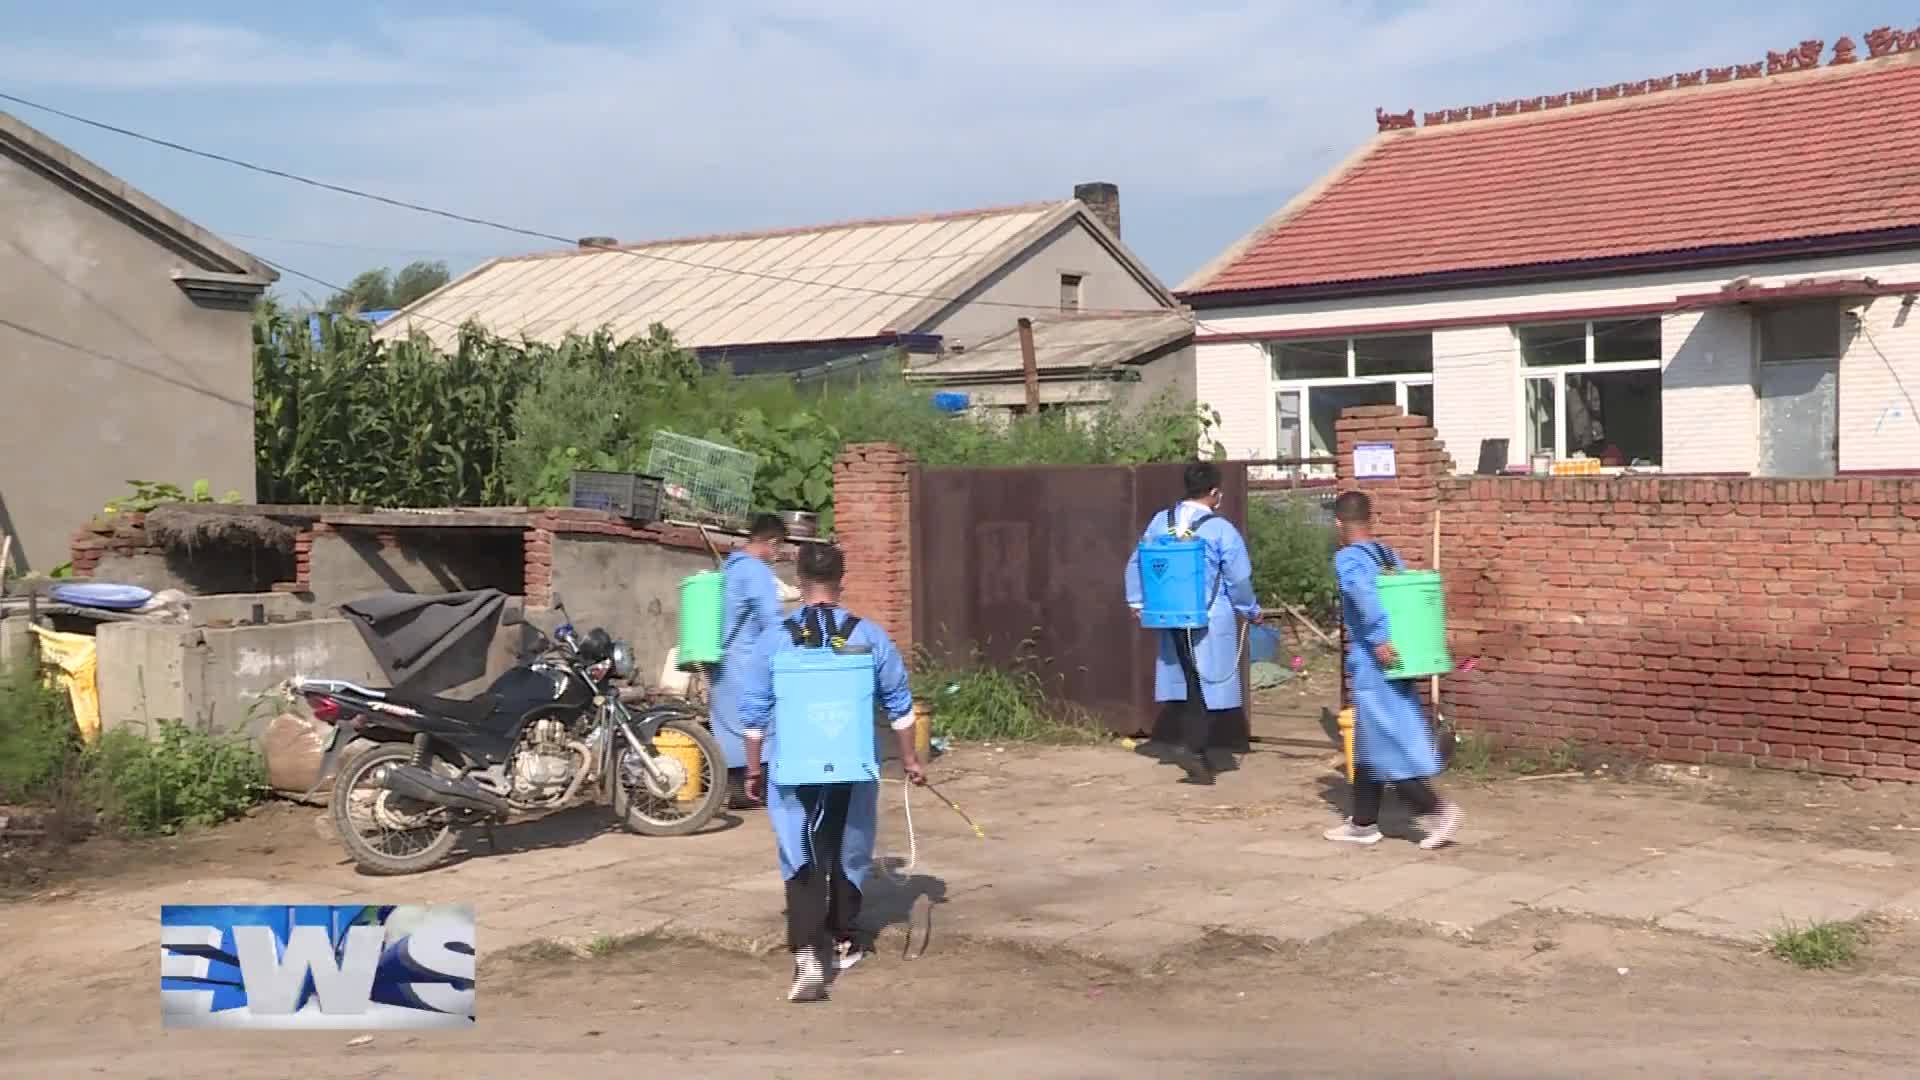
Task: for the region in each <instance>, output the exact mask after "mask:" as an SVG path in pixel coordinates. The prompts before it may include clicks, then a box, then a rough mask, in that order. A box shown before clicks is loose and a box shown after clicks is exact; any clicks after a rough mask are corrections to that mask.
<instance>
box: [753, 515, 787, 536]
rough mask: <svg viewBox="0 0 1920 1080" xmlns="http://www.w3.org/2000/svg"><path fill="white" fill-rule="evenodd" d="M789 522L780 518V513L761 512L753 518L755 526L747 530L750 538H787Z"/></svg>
mask: <svg viewBox="0 0 1920 1080" xmlns="http://www.w3.org/2000/svg"><path fill="white" fill-rule="evenodd" d="M786 538H787V523H786V522H784V521H781V520H780V515H778V514H761V515H760V516H759V517H756V518H754V519H753V528H751V529H748V530H747V539H749V540H785V539H786Z"/></svg>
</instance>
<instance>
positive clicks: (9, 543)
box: [0, 533, 13, 596]
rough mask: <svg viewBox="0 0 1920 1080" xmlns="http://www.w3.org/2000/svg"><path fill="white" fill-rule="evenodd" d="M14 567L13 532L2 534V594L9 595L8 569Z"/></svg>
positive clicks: (0, 594)
mask: <svg viewBox="0 0 1920 1080" xmlns="http://www.w3.org/2000/svg"><path fill="white" fill-rule="evenodd" d="M12 568H13V534H12V533H8V534H7V535H6V536H0V596H5V595H7V571H8V570H10V569H12Z"/></svg>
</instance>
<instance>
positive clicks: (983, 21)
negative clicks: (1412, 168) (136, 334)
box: [0, 0, 1920, 295]
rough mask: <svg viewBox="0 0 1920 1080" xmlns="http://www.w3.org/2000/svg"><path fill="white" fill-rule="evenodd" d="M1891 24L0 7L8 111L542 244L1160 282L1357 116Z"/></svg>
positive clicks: (662, 7)
mask: <svg viewBox="0 0 1920 1080" xmlns="http://www.w3.org/2000/svg"><path fill="white" fill-rule="evenodd" d="M163 8H164V9H165V10H164V11H162V9H163ZM276 8H284V10H275V9H276ZM1888 24H1891V25H1895V26H1901V27H1907V28H1911V27H1913V26H1914V25H1916V24H1920V9H1916V8H1915V7H1914V6H1913V5H1912V4H1911V3H1910V2H1904V0H1888V2H1883V0H1853V2H1849V0H1824V2H1823V0H1807V2H1795V0H1786V2H1777V3H1758V2H1746V3H1737V2H1727V0H1685V2H1676V0H1610V2H1606V3H1577V4H1576V3H1569V2H1566V0H1446V2H1419V0H1394V2H1389V0H1319V2H1309V3H1295V2H1285V0H1246V2H1231V0H1183V2H1174V3H1164V2H1150V0H1105V2H1102V3H1090V2H1081V0H1070V2H1060V3H1052V4H1047V3H1034V4H1030V5H1028V4H1018V3H1003V2H1000V0H975V2H972V3H966V4H960V3H952V4H939V5H934V4H914V3H901V2H899V0H891V2H888V0H810V2H800V0H793V2H789V0H712V2H711V3H707V4H704V5H702V4H693V3H678V4H671V5H669V4H650V3H644V2H639V0H633V2H620V0H544V2H540V3H510V2H505V0H493V2H485V0H465V2H462V3H458V4H455V3H445V2H438V0H414V2H411V3H406V4H386V3H376V2H363V0H333V2H331V3H328V4H325V5H317V4H287V5H272V4H260V3H215V2H210V0H175V2H173V3H170V4H165V5H158V4H152V3H131V2H126V0H93V2H91V3H88V4H68V5H56V4H51V3H46V2H27V0H0V26H3V27H4V28H5V30H4V36H3V37H0V90H3V91H6V92H9V93H14V94H18V95H20V96H23V97H29V98H34V99H37V100H41V101H44V102H46V103H48V104H51V105H55V106H58V107H61V108H64V109H67V110H69V111H72V112H76V113H80V114H83V115H87V116H91V117H94V118H97V119H101V120H105V121H108V122H111V123H115V124H119V125H122V126H125V127H130V128H135V129H138V130H141V131H145V132H149V133H151V134H154V135H159V136H162V137H166V138H170V139H173V140H176V141H179V142H184V143H189V144H192V145H196V146H200V147H203V148H205V149H209V150H214V151H218V152H221V153H225V154H229V155H232V156H236V157H242V158H247V159H251V160H254V161H258V162H260V163H262V164H268V165H273V166H276V167H279V168H283V169H287V170H289V171H294V172H300V173H305V174H308V175H312V176H315V177H318V178H322V179H326V180H330V181H334V182H336V183H341V184H346V185H350V186H355V187H363V188H368V189H373V190H378V191H381V192H383V193H386V194H390V195H394V196H396V197H400V198H405V199H409V200H412V201H418V202H425V203H430V204H433V205H439V206H445V207H447V208H449V209H454V210H459V211H462V212H465V213H468V214H473V215H477V216H482V217H489V218H495V219H498V220H503V221H507V222H511V223H513V224H518V225H523V226H526V227H529V228H533V229H537V230H540V231H543V232H552V233H558V234H561V235H564V236H582V235H596V234H604V235H612V236H617V237H619V238H621V239H624V240H642V239H649V238H658V237H666V236H678V235H688V234H696V233H707V232H719V231H733V230H741V229H755V228H765V227H777V226H786V225H798V224H806V223H811V222H819V221H827V220H837V219H844V218H853V217H866V216H874V215H883V214H905V213H914V212H919V211H927V210H945V209H959V208H965V207H971V206H983V205H994V204H1000V203H1010V202H1026V201H1031V200H1037V199H1049V198H1054V197H1062V196H1065V195H1066V194H1068V193H1069V192H1070V191H1071V188H1072V186H1073V184H1074V183H1075V182H1076V181H1081V180H1110V181H1113V182H1115V183H1117V184H1119V185H1120V189H1121V200H1122V206H1123V212H1124V216H1125V234H1126V238H1127V240H1128V241H1129V243H1130V244H1131V245H1132V246H1133V247H1134V248H1135V249H1136V250H1137V251H1139V252H1140V254H1141V255H1142V256H1144V257H1145V259H1146V260H1147V262H1148V263H1149V265H1151V266H1152V267H1153V268H1154V270H1155V271H1156V272H1157V273H1159V274H1160V276H1161V277H1162V278H1163V279H1165V280H1166V281H1167V282H1168V283H1169V284H1177V283H1178V282H1179V280H1180V279H1181V278H1182V277H1184V276H1185V275H1186V274H1187V273H1188V272H1189V271H1191V270H1193V269H1194V268H1196V267H1198V266H1199V265H1200V264H1201V263H1203V262H1205V261H1206V260H1207V259H1208V258H1209V257H1211V256H1212V255H1213V254H1215V253H1216V252H1218V251H1219V250H1220V249H1221V248H1223V247H1225V246H1226V245H1227V244H1229V243H1231V242H1232V241H1233V240H1234V239H1236V238H1237V237H1239V236H1240V235H1241V234H1243V233H1244V232H1246V231H1247V230H1248V229H1250V228H1252V227H1253V226H1255V225H1256V224H1258V223H1259V221H1260V220H1261V219H1262V218H1264V217H1265V216H1266V215H1267V214H1269V213H1270V212H1272V211H1273V210H1274V209H1275V208H1277V207H1278V206H1279V205H1280V204H1281V203H1283V202H1284V201H1285V200H1286V199H1287V198H1288V197H1289V196H1290V195H1292V194H1293V193H1294V192H1296V191H1297V190H1299V189H1300V188H1301V187H1303V186H1305V185H1306V184H1308V183H1310V182H1311V181H1312V180H1313V179H1314V178H1315V177H1316V176H1317V175H1319V174H1320V173H1322V172H1324V171H1325V170H1326V169H1328V168H1329V167H1331V166H1332V165H1334V164H1335V163H1336V162H1338V161H1339V160H1340V159H1341V158H1342V157H1343V156H1345V154H1346V153H1347V152H1349V151H1350V150H1352V149H1353V148H1355V147H1357V146H1358V145H1360V144H1361V143H1362V142H1363V141H1365V140H1366V139H1367V138H1368V137H1370V136H1371V134H1372V133H1373V130H1374V123H1373V109H1374V107H1375V106H1376V105H1381V106H1386V107H1388V108H1390V109H1395V110H1403V109H1406V108H1415V109H1423V110H1424V109H1433V108H1443V107H1447V106H1456V105H1466V104H1474V103H1480V102H1485V101H1492V100H1496V99H1505V98H1512V97H1520V96H1525V95H1531V94H1540V93H1552V92H1557V91H1561V90H1568V89H1574V88H1579V87H1583V86H1591V85H1596V84H1601V83H1610V82H1618V81H1622V80H1632V79H1639V78H1645V77H1648V76H1653V75H1662V74H1668V73H1671V72H1674V71H1684V70H1692V69H1695V68H1699V67H1704V66H1720V65H1726V64H1732V63H1737V62H1751V61H1757V60H1760V59H1763V58H1764V57H1765V55H1766V51H1767V50H1768V49H1785V48H1788V47H1791V46H1792V45H1794V44H1796V43H1798V42H1799V41H1801V40H1802V39H1805V38H1821V39H1824V40H1826V41H1827V42H1828V43H1829V45H1830V44H1831V42H1833V41H1834V40H1836V39H1838V38H1839V37H1840V36H1841V35H1843V34H1846V35H1851V36H1852V37H1853V38H1854V39H1855V40H1856V41H1858V40H1859V39H1860V38H1861V37H1862V35H1863V34H1864V33H1865V32H1866V31H1867V30H1869V29H1872V28H1874V27H1876V26H1881V25H1888ZM1862 52H1863V53H1864V46H1863V48H1862ZM14 111H17V112H18V113H19V115H20V116H21V117H22V118H23V119H25V120H26V121H27V122H29V123H31V124H34V125H35V126H37V127H40V128H41V129H42V130H45V131H47V132H49V133H50V134H52V135H54V136H55V137H57V138H59V139H61V140H63V141H65V142H66V143H68V144H69V145H70V146H72V147H73V148H75V149H76V150H78V151H79V152H80V153H82V154H85V155H86V156H88V157H90V158H92V159H94V160H95V161H97V162H99V163H100V164H102V165H104V166H106V167H107V168H109V169H111V170H113V171H114V172H116V173H118V174H119V175H120V176H122V177H123V178H125V179H126V180H128V181H129V182H131V183H132V184H134V185H135V186H137V187H139V188H141V189H143V190H145V191H146V192H147V193H149V194H151V195H153V196H154V197H156V198H158V199H160V200H161V201H163V202H165V203H167V204H169V205H171V206H173V207H175V208H176V209H178V210H180V211H181V212H183V213H185V214H186V215H187V216H189V217H191V218H193V219H194V220H196V221H198V222H200V223H201V224H202V225H205V226H207V227H208V228H211V229H213V230H215V231H216V232H219V233H221V234H222V235H224V236H226V237H228V238H229V239H231V240H233V241H234V242H236V243H238V244H240V245H241V246H243V247H246V248H248V249H249V250H252V251H255V252H257V253H259V254H261V255H263V256H265V257H267V258H269V259H272V260H274V261H276V262H280V263H284V264H286V265H288V266H291V267H294V268H297V269H299V270H303V271H306V272H307V273H309V274H312V275H314V276H316V277H319V278H322V279H325V280H329V281H335V282H344V281H345V280H346V279H347V278H349V277H351V276H352V275H353V274H354V273H355V272H357V271H359V270H361V269H364V268H366V267H369V266H376V265H393V266H396V267H397V266H399V265H401V264H403V263H405V262H407V261H409V260H410V259H413V258H439V259H445V260H446V261H447V263H448V264H449V266H450V267H452V268H453V269H454V270H455V271H456V272H458V271H460V270H462V269H464V268H466V267H469V266H471V265H473V264H474V263H476V262H478V261H479V260H480V259H483V258H485V257H487V256H489V255H495V254H506V253H513V252H519V251H526V250H532V249H536V248H539V247H542V246H550V245H542V244H540V243H539V242H536V241H528V240H526V239H525V238H520V237H514V236H510V235H505V234H501V233H498V232H494V231H490V230H487V229H484V228H480V227H476V226H471V225H462V224H456V223H453V222H448V221H442V220H437V219H433V218H427V217H422V216H419V215H415V214H411V213H408V212H405V211H400V210H395V209H390V208H386V207H382V206H378V205H375V204H371V203H367V202H364V201H360V200H355V199H351V198H349V197H346V196H340V195H335V194H331V193H327V192H321V191H316V190H313V189H309V188H304V187H300V186H296V185H292V184H289V183H287V182H285V181H282V180H277V179H272V178H269V177H264V176H257V175H252V174H249V173H245V172H242V171H239V170H236V169H233V168H231V167H228V166H223V165H218V164H214V163H211V162H205V161H200V160H196V159H193V158H188V157H184V156H181V155H178V154H175V153H173V152H171V151H167V150H162V149H159V148H156V147H151V146H146V145H142V144H140V143H137V142H133V141H131V140H128V139H125V138H123V137H121V136H117V135H112V134H108V133H105V132H100V131H96V130H91V129H88V128H86V127H83V126H80V125H77V124H74V123H72V122H70V121H66V120H62V119H59V118H55V117H50V116H47V115H45V114H42V113H37V112H35V111H34V110H31V109H26V108H17V109H15V110H14ZM285 285H286V287H287V291H289V292H291V293H294V294H296V295H297V294H298V293H299V292H300V291H301V290H307V291H310V292H313V293H316V294H321V293H324V291H325V290H323V289H321V288H320V287H319V286H315V285H312V284H310V283H306V282H302V281H300V280H297V279H293V278H288V279H286V281H285Z"/></svg>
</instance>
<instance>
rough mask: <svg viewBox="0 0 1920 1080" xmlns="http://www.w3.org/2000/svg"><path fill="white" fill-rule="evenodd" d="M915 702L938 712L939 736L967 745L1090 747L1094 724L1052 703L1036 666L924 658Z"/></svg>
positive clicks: (935, 714) (917, 674)
mask: <svg viewBox="0 0 1920 1080" xmlns="http://www.w3.org/2000/svg"><path fill="white" fill-rule="evenodd" d="M912 679H913V696H914V699H915V700H916V701H920V702H923V703H925V704H926V705H927V706H928V707H930V708H931V709H932V710H933V732H934V734H936V735H944V736H946V737H948V738H951V739H958V740H960V741H962V742H1047V743H1072V742H1089V741H1092V740H1093V739H1094V738H1095V737H1096V733H1095V731H1094V728H1093V726H1092V725H1091V724H1088V723H1085V722H1081V721H1079V720H1077V719H1075V718H1072V717H1069V716H1067V715H1066V714H1065V713H1064V712H1063V710H1061V709H1060V708H1059V707H1057V706H1056V704H1055V703H1054V702H1053V701H1052V700H1050V699H1049V697H1048V695H1047V691H1046V684H1045V681H1044V680H1043V679H1042V678H1041V676H1040V673H1039V671H1038V670H1037V668H1036V665H1035V664H1034V663H1032V662H1031V661H1028V660H1022V661H1021V662H1018V663H1016V664H1014V665H1013V666H1011V667H998V666H995V665H993V664H990V663H988V662H986V661H985V660H984V659H983V658H981V657H978V656H975V657H974V658H973V659H972V660H971V661H970V662H968V663H965V664H949V663H943V662H940V661H937V660H934V659H932V658H931V657H929V656H924V655H923V656H921V657H920V658H919V661H918V662H917V663H916V664H915V665H914V670H913V675H912Z"/></svg>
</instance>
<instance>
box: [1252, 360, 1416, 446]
mask: <svg viewBox="0 0 1920 1080" xmlns="http://www.w3.org/2000/svg"><path fill="white" fill-rule="evenodd" d="M1267 359H1268V361H1269V363H1270V365H1271V371H1272V383H1273V403H1274V432H1275V437H1274V453H1275V456H1276V457H1281V458H1301V457H1332V456H1333V452H1334V450H1335V448H1336V447H1337V445H1338V442H1337V440H1336V438H1335V436H1334V424H1335V422H1336V421H1338V420H1339V419H1340V413H1341V410H1343V409H1347V408H1351V407H1353V406H1355V405H1398V406H1400V408H1402V409H1404V410H1406V412H1407V413H1409V414H1410V415H1417V416H1424V417H1426V418H1428V419H1429V420H1431V419H1432V418H1433V335H1432V334H1430V333H1427V334H1393V335H1382V336H1379V337H1356V338H1312V339H1302V340H1298V341H1272V342H1268V343H1267ZM1318 471H1325V470H1324V469H1321V470H1318Z"/></svg>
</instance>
